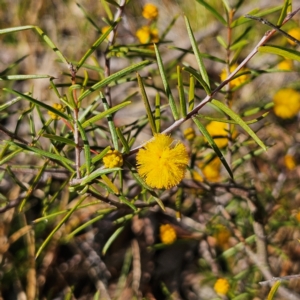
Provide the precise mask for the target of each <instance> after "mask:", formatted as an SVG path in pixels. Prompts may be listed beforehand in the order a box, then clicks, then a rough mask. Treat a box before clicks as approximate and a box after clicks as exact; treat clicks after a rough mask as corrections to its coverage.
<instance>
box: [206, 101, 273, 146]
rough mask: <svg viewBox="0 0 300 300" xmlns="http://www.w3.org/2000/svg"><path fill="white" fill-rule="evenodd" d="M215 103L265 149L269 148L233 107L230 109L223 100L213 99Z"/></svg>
mask: <svg viewBox="0 0 300 300" xmlns="http://www.w3.org/2000/svg"><path fill="white" fill-rule="evenodd" d="M211 103H212V104H213V105H215V106H216V107H218V108H219V109H220V110H222V111H223V112H224V113H225V114H226V115H228V116H229V117H230V118H231V119H233V120H234V121H235V122H236V123H237V124H238V125H240V126H241V127H242V128H243V129H244V130H245V131H246V132H247V133H248V134H249V135H250V136H251V137H252V138H253V139H254V141H255V142H256V143H257V144H258V145H259V146H260V147H261V148H262V149H264V150H267V147H266V146H265V145H264V143H263V142H262V141H261V140H260V139H259V137H258V136H257V135H256V134H255V133H254V131H253V130H252V129H251V128H250V127H249V126H248V125H247V124H246V122H245V121H243V120H242V118H241V117H239V116H238V115H237V114H236V113H234V112H233V111H232V110H231V109H229V108H228V107H227V106H226V105H224V104H223V103H222V102H220V101H218V100H215V99H213V100H212V101H211Z"/></svg>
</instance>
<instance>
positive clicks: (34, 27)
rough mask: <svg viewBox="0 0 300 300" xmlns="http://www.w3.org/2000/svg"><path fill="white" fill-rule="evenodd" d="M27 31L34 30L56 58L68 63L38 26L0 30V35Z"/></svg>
mask: <svg viewBox="0 0 300 300" xmlns="http://www.w3.org/2000/svg"><path fill="white" fill-rule="evenodd" d="M28 29H34V30H35V31H36V32H37V33H38V34H39V35H40V36H41V38H42V39H43V40H44V41H45V42H46V44H47V45H48V46H49V47H50V48H51V49H52V50H53V51H54V52H55V53H56V54H57V56H58V57H59V58H60V59H61V60H62V61H63V62H65V63H68V62H67V60H66V59H65V57H64V56H63V55H62V53H61V52H60V51H59V50H58V48H57V47H56V46H55V44H54V43H53V42H52V41H51V39H50V38H49V37H48V36H47V35H46V34H45V33H44V32H43V30H42V29H41V28H39V27H38V26H33V25H27V26H18V27H12V28H5V29H0V34H6V33H11V32H18V31H23V30H28Z"/></svg>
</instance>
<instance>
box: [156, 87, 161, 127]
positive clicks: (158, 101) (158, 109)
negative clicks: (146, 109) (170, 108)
mask: <svg viewBox="0 0 300 300" xmlns="http://www.w3.org/2000/svg"><path fill="white" fill-rule="evenodd" d="M160 120H161V116H160V94H159V93H156V96H155V128H156V132H160V128H161V122H160Z"/></svg>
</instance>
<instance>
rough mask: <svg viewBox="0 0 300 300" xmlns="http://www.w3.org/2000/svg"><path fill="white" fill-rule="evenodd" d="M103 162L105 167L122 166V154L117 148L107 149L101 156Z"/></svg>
mask: <svg viewBox="0 0 300 300" xmlns="http://www.w3.org/2000/svg"><path fill="white" fill-rule="evenodd" d="M103 163H104V166H105V167H106V168H118V167H122V166H123V156H122V154H121V153H120V152H119V151H117V150H109V151H108V152H107V153H106V155H105V156H104V157H103Z"/></svg>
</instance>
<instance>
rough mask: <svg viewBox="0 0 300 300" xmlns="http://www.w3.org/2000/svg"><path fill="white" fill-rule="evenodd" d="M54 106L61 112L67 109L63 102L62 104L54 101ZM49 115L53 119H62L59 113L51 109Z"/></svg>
mask: <svg viewBox="0 0 300 300" xmlns="http://www.w3.org/2000/svg"><path fill="white" fill-rule="evenodd" d="M52 107H53V108H55V109H56V110H58V111H60V112H64V111H65V107H64V106H63V105H62V104H60V103H54V104H53V105H52ZM48 115H49V116H50V118H51V119H52V120H59V119H60V116H59V115H57V114H56V113H54V112H52V111H50V110H48Z"/></svg>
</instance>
